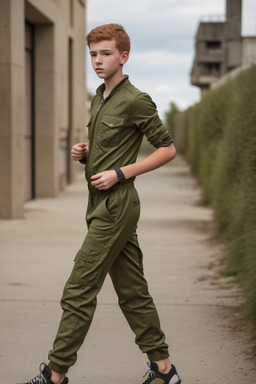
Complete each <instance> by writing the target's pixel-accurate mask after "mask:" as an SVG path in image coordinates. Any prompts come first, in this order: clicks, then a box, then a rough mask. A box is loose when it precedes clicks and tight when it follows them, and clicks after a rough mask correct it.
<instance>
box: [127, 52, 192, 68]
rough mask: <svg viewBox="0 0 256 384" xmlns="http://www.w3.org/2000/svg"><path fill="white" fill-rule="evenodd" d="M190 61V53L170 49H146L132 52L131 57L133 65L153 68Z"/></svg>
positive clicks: (167, 66)
mask: <svg viewBox="0 0 256 384" xmlns="http://www.w3.org/2000/svg"><path fill="white" fill-rule="evenodd" d="M190 61H191V55H190V54H187V53H176V52H171V51H167V50H166V51H158V50H156V51H147V52H141V53H138V52H136V53H134V55H133V56H132V57H131V62H132V64H133V65H137V66H143V67H145V65H146V66H147V67H150V68H152V67H154V68H158V69H160V68H166V69H167V68H170V67H172V66H176V65H183V64H187V63H188V62H190Z"/></svg>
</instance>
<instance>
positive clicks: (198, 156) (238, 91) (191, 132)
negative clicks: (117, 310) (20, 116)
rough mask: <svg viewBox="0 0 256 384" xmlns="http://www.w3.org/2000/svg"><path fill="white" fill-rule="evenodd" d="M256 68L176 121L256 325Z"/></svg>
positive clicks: (183, 149) (182, 145) (178, 143)
mask: <svg viewBox="0 0 256 384" xmlns="http://www.w3.org/2000/svg"><path fill="white" fill-rule="evenodd" d="M255 84H256V66H254V67H252V68H251V69H249V70H247V71H245V72H244V73H242V74H240V75H239V76H238V77H237V78H236V79H234V80H232V81H230V82H229V83H227V84H225V85H223V86H221V87H219V88H217V89H214V90H212V91H210V92H208V93H207V94H206V95H205V96H204V97H203V99H202V101H201V102H200V103H198V104H196V105H195V106H193V107H191V108H189V109H188V110H186V111H185V112H183V113H181V114H179V115H178V116H177V118H176V124H175V126H176V128H175V136H176V146H177V148H178V150H179V151H180V152H182V153H184V155H185V156H186V158H187V159H188V161H189V163H190V164H191V167H192V170H193V172H194V173H195V174H196V176H197V178H198V181H199V183H200V185H201V186H202V201H203V203H205V204H211V205H212V207H213V209H214V215H215V221H216V225H217V228H218V230H219V232H220V233H221V234H222V236H223V237H224V238H225V239H226V240H227V241H228V245H229V247H228V252H227V255H226V256H227V268H226V273H227V274H230V275H232V276H235V277H236V278H237V280H238V281H239V283H240V285H241V288H242V291H243V292H244V294H245V298H246V308H247V310H248V312H249V313H250V315H251V316H252V317H253V320H254V323H255V324H256V87H255Z"/></svg>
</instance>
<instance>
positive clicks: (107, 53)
mask: <svg viewBox="0 0 256 384" xmlns="http://www.w3.org/2000/svg"><path fill="white" fill-rule="evenodd" d="M90 55H91V61H92V66H93V69H94V71H95V72H96V73H97V75H98V76H99V77H100V78H101V79H104V80H110V79H111V78H114V77H115V76H116V75H117V76H118V75H120V74H122V65H123V64H124V63H126V61H127V60H128V57H129V54H128V52H123V53H120V52H119V50H118V49H117V48H116V42H115V41H114V40H103V41H98V42H92V43H91V44H90Z"/></svg>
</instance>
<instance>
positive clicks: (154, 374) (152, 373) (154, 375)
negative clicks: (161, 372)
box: [143, 363, 156, 384]
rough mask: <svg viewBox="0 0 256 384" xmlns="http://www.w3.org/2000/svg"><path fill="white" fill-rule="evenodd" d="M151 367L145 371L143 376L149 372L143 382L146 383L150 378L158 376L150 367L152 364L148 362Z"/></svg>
mask: <svg viewBox="0 0 256 384" xmlns="http://www.w3.org/2000/svg"><path fill="white" fill-rule="evenodd" d="M147 365H148V367H149V369H148V370H147V372H146V373H145V375H144V376H143V378H144V377H146V376H147V374H148V377H147V378H146V380H145V381H144V382H143V384H146V383H148V382H149V381H150V380H152V379H154V378H155V377H156V373H155V372H154V371H153V370H152V369H151V368H150V364H149V363H147Z"/></svg>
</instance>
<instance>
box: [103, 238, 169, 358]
mask: <svg viewBox="0 0 256 384" xmlns="http://www.w3.org/2000/svg"><path fill="white" fill-rule="evenodd" d="M110 276H111V279H112V282H113V285H114V288H115V290H116V293H117V295H118V298H119V305H120V308H121V310H122V312H123V314H124V316H125V317H126V319H127V321H128V323H129V325H130V327H131V329H132V330H133V332H134V333H135V335H136V338H135V342H136V343H137V344H138V346H139V348H140V349H141V351H142V352H144V353H146V354H147V355H148V358H149V360H150V361H157V360H161V359H165V358H167V357H168V356H169V353H168V345H167V344H166V343H165V335H164V333H163V331H162V330H161V327H160V322H159V317H158V314H157V310H156V307H155V305H154V302H153V299H152V297H151V295H150V294H149V292H148V285H147V282H146V280H145V278H144V273H143V265H142V252H141V250H140V247H139V244H138V241H137V235H136V231H134V232H133V233H132V236H131V237H130V239H129V240H128V241H127V243H126V245H125V247H124V248H123V249H122V251H121V253H120V255H119V256H118V258H117V259H116V260H115V262H114V263H113V265H112V267H111V269H110Z"/></svg>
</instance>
